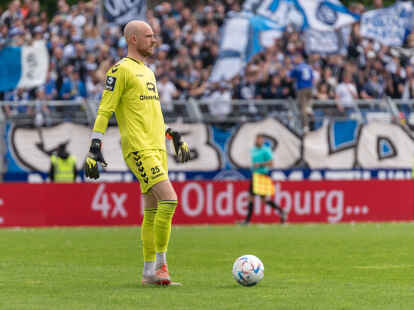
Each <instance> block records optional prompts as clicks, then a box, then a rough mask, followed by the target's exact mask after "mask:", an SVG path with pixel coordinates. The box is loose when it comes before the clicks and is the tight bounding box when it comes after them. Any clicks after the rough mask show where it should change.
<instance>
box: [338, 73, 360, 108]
mask: <svg viewBox="0 0 414 310" xmlns="http://www.w3.org/2000/svg"><path fill="white" fill-rule="evenodd" d="M357 99H358V93H357V89H356V86H355V84H354V83H353V82H352V78H351V74H350V73H349V72H345V73H344V78H343V81H342V82H341V83H339V84H338V86H337V87H336V102H337V107H338V110H339V111H340V112H343V113H348V112H349V110H350V109H354V108H355V100H357Z"/></svg>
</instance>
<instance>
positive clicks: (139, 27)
mask: <svg viewBox="0 0 414 310" xmlns="http://www.w3.org/2000/svg"><path fill="white" fill-rule="evenodd" d="M147 31H149V32H152V29H151V26H150V25H148V24H147V23H146V22H144V21H142V20H132V21H130V22H129V23H128V24H126V26H125V29H124V37H125V39H126V41H127V42H128V43H129V42H130V41H131V39H132V38H133V36H139V35H140V34H142V33H144V32H147Z"/></svg>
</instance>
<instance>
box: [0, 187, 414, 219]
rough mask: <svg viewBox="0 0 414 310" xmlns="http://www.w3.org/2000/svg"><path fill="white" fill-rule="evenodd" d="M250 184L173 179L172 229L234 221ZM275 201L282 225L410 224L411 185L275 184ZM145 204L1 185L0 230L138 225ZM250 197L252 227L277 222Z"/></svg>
mask: <svg viewBox="0 0 414 310" xmlns="http://www.w3.org/2000/svg"><path fill="white" fill-rule="evenodd" d="M248 187H249V184H248V181H188V182H174V188H175V189H176V191H177V194H178V198H179V205H178V207H177V210H176V213H175V216H174V223H175V224H233V223H235V222H236V221H237V220H241V219H243V218H244V217H245V215H246V213H247V206H248V196H249V193H248ZM273 199H274V201H275V202H276V203H277V204H279V205H281V206H282V207H283V208H284V209H285V211H286V212H288V222H295V223H296V222H324V223H339V222H351V221H356V222H361V221H406V220H413V219H414V183H413V182H412V181H407V180H401V181H379V180H375V181H373V180H371V181H298V182H295V181H292V182H278V183H276V184H275V196H274V197H273ZM142 214H143V201H142V198H141V195H140V193H139V187H138V184H137V183H78V184H17V183H15V184H0V227H13V226H82V225H137V224H140V223H141V220H142ZM278 221H279V217H278V215H277V213H276V212H275V211H274V210H273V209H271V208H270V207H267V206H264V205H262V204H261V203H260V199H256V200H255V207H254V213H253V217H252V222H253V223H255V222H256V223H272V222H278Z"/></svg>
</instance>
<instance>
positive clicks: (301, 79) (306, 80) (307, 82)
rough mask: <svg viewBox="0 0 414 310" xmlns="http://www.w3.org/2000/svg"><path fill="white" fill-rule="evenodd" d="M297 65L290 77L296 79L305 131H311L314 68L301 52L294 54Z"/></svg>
mask: <svg viewBox="0 0 414 310" xmlns="http://www.w3.org/2000/svg"><path fill="white" fill-rule="evenodd" d="M294 63H295V65H296V66H295V67H294V68H293V70H292V71H290V73H289V77H290V78H292V79H294V80H295V81H296V91H297V100H298V104H299V108H300V113H301V119H302V125H303V130H304V132H307V131H309V122H310V119H311V117H312V115H313V112H312V88H313V69H312V67H311V66H309V65H308V64H306V63H305V62H304V60H303V56H302V55H301V54H296V55H295V56H294Z"/></svg>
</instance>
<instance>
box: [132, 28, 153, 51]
mask: <svg viewBox="0 0 414 310" xmlns="http://www.w3.org/2000/svg"><path fill="white" fill-rule="evenodd" d="M156 45H157V39H156V37H155V35H154V32H153V31H152V29H151V27H145V28H144V30H143V31H142V32H141V33H140V34H139V36H138V38H137V41H136V50H137V52H138V53H139V54H141V55H142V56H144V57H148V56H152V55H154V50H155V46H156Z"/></svg>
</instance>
